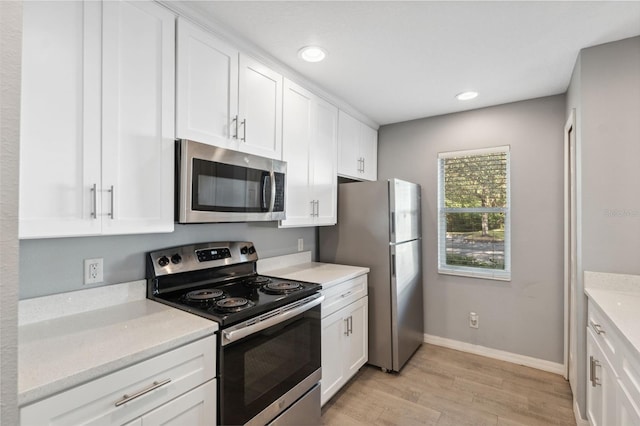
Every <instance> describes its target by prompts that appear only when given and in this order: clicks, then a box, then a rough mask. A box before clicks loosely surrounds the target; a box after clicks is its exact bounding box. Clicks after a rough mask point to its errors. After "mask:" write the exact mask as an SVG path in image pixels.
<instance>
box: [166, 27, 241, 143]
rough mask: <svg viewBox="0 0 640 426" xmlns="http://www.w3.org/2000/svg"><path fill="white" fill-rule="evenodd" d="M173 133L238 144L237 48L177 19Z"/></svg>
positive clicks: (201, 140) (186, 137) (194, 138)
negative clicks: (174, 129) (174, 130)
mask: <svg viewBox="0 0 640 426" xmlns="http://www.w3.org/2000/svg"><path fill="white" fill-rule="evenodd" d="M177 31H178V33H177V49H176V50H177V54H176V55H177V58H176V102H177V105H176V137H178V138H181V139H191V140H195V141H198V142H201V143H206V144H210V145H215V146H220V147H223V148H231V149H236V148H237V138H236V136H237V132H238V131H239V129H238V125H239V123H238V121H237V118H238V51H237V50H236V49H234V48H232V47H231V46H229V45H227V44H226V43H224V42H222V41H221V40H218V39H217V38H215V37H213V36H212V35H211V34H209V33H207V32H206V31H204V30H202V29H200V28H198V27H197V26H195V25H194V24H191V23H190V22H188V21H185V20H184V19H182V18H179V19H178V30H177Z"/></svg>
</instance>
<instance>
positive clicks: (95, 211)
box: [91, 183, 98, 219]
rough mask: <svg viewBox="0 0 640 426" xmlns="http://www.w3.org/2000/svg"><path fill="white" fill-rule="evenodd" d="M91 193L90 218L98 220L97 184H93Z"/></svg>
mask: <svg viewBox="0 0 640 426" xmlns="http://www.w3.org/2000/svg"><path fill="white" fill-rule="evenodd" d="M91 193H92V194H93V203H92V210H91V218H93V219H97V218H98V185H97V184H95V183H94V184H93V186H92V187H91Z"/></svg>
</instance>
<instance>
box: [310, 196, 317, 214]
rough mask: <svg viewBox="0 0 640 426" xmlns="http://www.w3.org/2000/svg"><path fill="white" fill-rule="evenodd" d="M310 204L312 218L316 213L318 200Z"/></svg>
mask: <svg viewBox="0 0 640 426" xmlns="http://www.w3.org/2000/svg"><path fill="white" fill-rule="evenodd" d="M309 203H310V204H311V217H313V216H315V213H316V200H311V201H310V202H309Z"/></svg>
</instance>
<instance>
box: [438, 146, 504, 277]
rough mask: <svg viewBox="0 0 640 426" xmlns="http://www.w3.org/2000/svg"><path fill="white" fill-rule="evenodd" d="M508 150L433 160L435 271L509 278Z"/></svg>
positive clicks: (444, 155) (455, 154)
mask: <svg viewBox="0 0 640 426" xmlns="http://www.w3.org/2000/svg"><path fill="white" fill-rule="evenodd" d="M509 169H510V164H509V147H508V146H502V147H496V148H488V149H481V150H473V151H457V152H447V153H441V154H439V155H438V171H439V173H438V208H439V214H438V248H439V250H438V270H439V272H440V273H449V274H456V275H465V276H474V277H483V278H493V279H500V280H510V279H511V259H510V257H511V256H510V251H511V250H510V248H511V247H510V246H511V244H510V241H511V239H510V204H509V175H510V173H509Z"/></svg>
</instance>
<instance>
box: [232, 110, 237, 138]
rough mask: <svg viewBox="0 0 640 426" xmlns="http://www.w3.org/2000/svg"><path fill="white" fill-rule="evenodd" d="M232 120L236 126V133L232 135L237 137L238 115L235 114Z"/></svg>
mask: <svg viewBox="0 0 640 426" xmlns="http://www.w3.org/2000/svg"><path fill="white" fill-rule="evenodd" d="M232 122H233V123H235V126H236V133H235V134H234V135H233V138H234V139H238V116H237V115H236V116H235V117H233V120H232Z"/></svg>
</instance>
